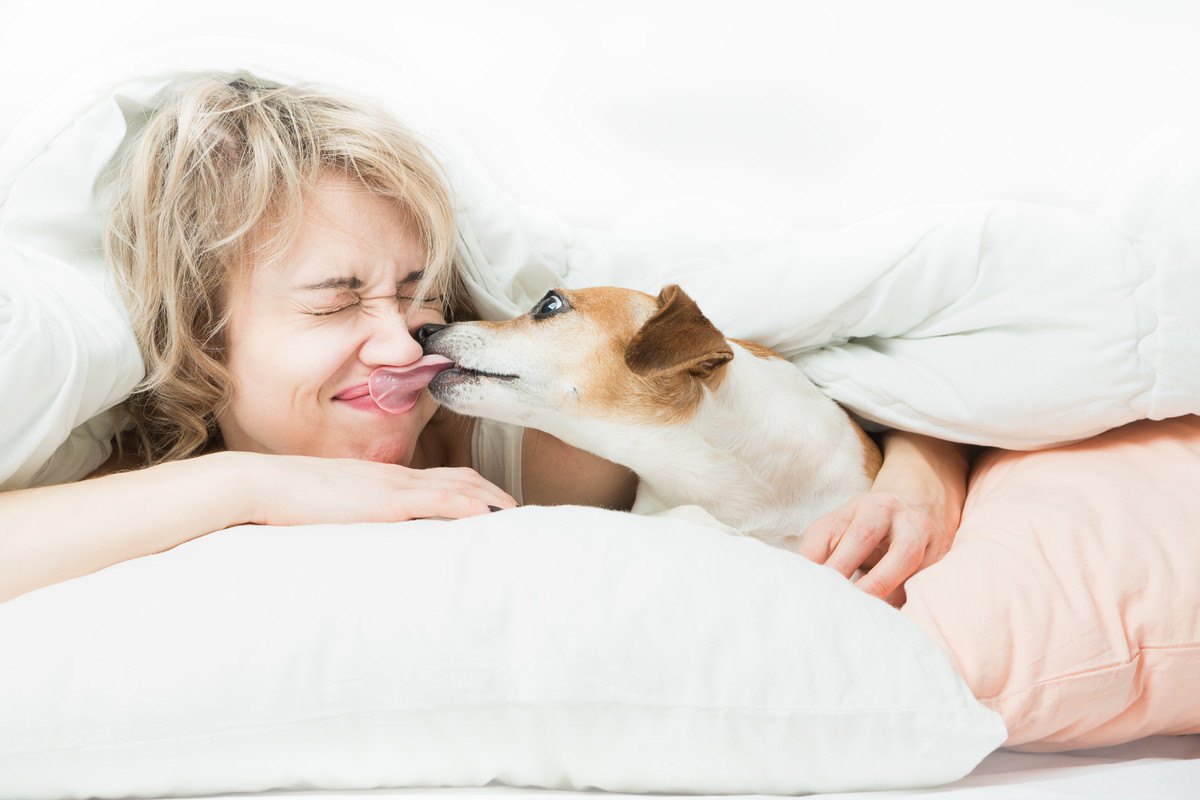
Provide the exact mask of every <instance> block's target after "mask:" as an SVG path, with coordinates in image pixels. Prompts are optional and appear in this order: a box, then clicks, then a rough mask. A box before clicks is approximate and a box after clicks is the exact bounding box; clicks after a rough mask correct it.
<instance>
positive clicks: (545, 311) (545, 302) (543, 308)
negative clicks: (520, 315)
mask: <svg viewBox="0 0 1200 800" xmlns="http://www.w3.org/2000/svg"><path fill="white" fill-rule="evenodd" d="M570 307H571V306H570V305H568V304H567V301H566V299H565V298H564V297H563V296H562V295H561V294H559V293H558V292H555V291H553V290H552V291H549V292H546V296H545V297H543V298H542V299H541V300H538V301H537V305H535V306H534V307H533V311H531V312H530V313H531V314H533V316H534V318H535V319H536V318H541V317H549V316H552V315H554V314H557V313H558V312H560V311H566V310H567V309H568V308H570Z"/></svg>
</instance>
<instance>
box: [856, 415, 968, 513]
mask: <svg viewBox="0 0 1200 800" xmlns="http://www.w3.org/2000/svg"><path fill="white" fill-rule="evenodd" d="M882 449H883V466H882V467H881V468H880V470H879V474H878V475H876V477H875V483H874V484H873V485H872V487H871V491H872V492H886V493H890V494H895V495H898V496H900V497H904V498H906V499H908V500H909V501H910V502H915V503H918V504H919V505H921V506H922V507H923V508H924V510H925V511H926V512H927V513H929V514H930V515H931V516H933V517H934V518H935V519H938V520H940V521H943V522H944V524H945V526H946V531H947V533H949V534H951V536H953V534H954V532H955V531H956V530H958V523H959V520H960V519H961V518H962V509H963V503H964V502H965V500H966V497H967V474H968V472H969V471H970V453H971V448H970V446H969V445H965V444H958V443H956V442H947V441H943V440H941V439H934V438H933V437H930V436H922V435H921V434H917V433H908V432H907V431H888V432H887V433H885V434H884V435H883V448H882Z"/></svg>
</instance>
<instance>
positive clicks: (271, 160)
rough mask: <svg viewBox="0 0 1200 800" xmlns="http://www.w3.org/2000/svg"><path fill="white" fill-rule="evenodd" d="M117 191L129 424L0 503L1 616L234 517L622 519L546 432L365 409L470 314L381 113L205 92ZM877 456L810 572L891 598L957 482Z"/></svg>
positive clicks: (949, 465) (282, 96) (282, 93)
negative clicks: (521, 510)
mask: <svg viewBox="0 0 1200 800" xmlns="http://www.w3.org/2000/svg"><path fill="white" fill-rule="evenodd" d="M113 181H114V186H113V188H114V197H115V202H114V204H113V208H112V211H111V215H110V224H109V230H108V234H107V241H106V251H107V257H108V260H109V262H110V265H111V267H112V268H113V269H114V270H115V271H116V274H117V275H118V277H119V279H120V283H121V285H122V287H123V290H124V299H125V301H126V304H127V305H128V308H129V310H130V313H131V316H132V318H133V321H134V326H135V333H136V335H137V339H138V342H139V345H140V348H141V351H142V356H143V359H144V361H145V364H146V371H147V376H146V379H145V381H144V382H143V384H142V386H141V387H139V390H138V391H137V392H136V393H135V394H134V395H133V397H131V398H130V400H129V402H128V404H127V405H128V409H129V411H130V413H131V415H132V418H133V420H134V429H133V431H131V432H130V434H128V435H127V436H126V437H125V439H124V440H123V441H122V442H121V445H122V446H121V447H119V448H118V449H117V452H116V453H115V454H114V456H113V458H112V459H110V461H109V462H108V463H107V464H105V465H104V466H103V467H101V469H100V470H98V471H97V472H96V473H95V474H94V475H92V476H90V479H89V480H85V481H81V482H79V483H75V484H69V485H63V486H51V487H43V488H38V489H28V490H20V491H12V492H7V493H4V494H0V601H2V600H5V599H8V598H11V597H14V596H16V595H19V594H21V593H23V592H26V591H30V590H32V589H35V588H38V587H41V586H46V585H48V584H51V583H55V582H57V581H61V580H65V579H68V578H71V577H74V576H78V575H83V574H86V573H89V572H92V571H95V570H97V569H101V568H103V567H106V566H109V565H111V564H115V563H118V562H121V561H124V560H127V559H131V558H136V557H138V556H142V555H147V554H151V553H156V552H160V551H163V550H166V549H169V548H171V547H174V546H175V545H177V544H180V543H182V542H184V541H187V540H189V539H193V538H195V537H197V536H201V535H204V534H207V533H210V532H213V531H218V530H221V529H223V528H227V527H230V526H232V525H237V524H244V523H258V524H271V525H293V524H315V523H325V522H339V523H341V522H371V521H396V520H406V519H413V518H418V517H432V516H438V517H448V518H460V517H465V516H470V515H474V514H483V513H488V512H489V511H494V510H498V509H503V508H511V507H513V506H514V505H516V504H517V502H518V498H519V499H520V501H521V502H525V503H539V504H557V503H574V504H585V505H596V506H605V507H609V508H617V509H627V508H629V507H630V506H631V504H632V501H633V495H634V492H635V489H636V479H635V477H634V476H633V475H632V474H631V473H630V472H629V471H628V470H626V469H624V468H623V467H619V466H617V465H614V464H612V463H610V462H607V461H604V460H603V459H600V458H598V457H596V456H593V455H591V454H589V453H585V452H582V451H579V450H576V449H574V448H571V447H569V446H567V445H565V444H563V443H562V442H559V441H558V440H556V439H554V438H552V437H550V436H548V435H546V434H542V433H539V432H536V431H528V432H522V431H520V430H519V429H507V428H505V427H504V426H498V425H496V424H494V423H479V422H476V421H474V420H469V419H465V418H461V417H457V416H455V415H454V414H452V413H450V412H447V411H445V410H444V409H438V408H437V407H436V406H435V404H434V402H433V400H432V398H431V397H430V395H429V394H428V392H426V391H421V392H420V394H419V395H417V396H416V397H415V403H414V405H413V406H412V408H411V409H410V410H408V411H407V412H406V413H403V414H391V413H387V412H384V411H382V410H381V409H380V408H379V407H378V406H376V405H375V404H374V402H373V401H371V399H370V397H369V396H365V386H366V382H367V378H368V376H369V375H370V374H371V372H372V371H373V370H374V369H375V368H377V367H379V366H387V365H390V366H405V365H410V364H413V363H414V362H416V361H417V360H418V359H420V358H421V356H422V352H421V347H420V345H419V343H418V342H417V341H416V339H415V338H414V334H415V332H416V331H417V330H418V329H419V328H420V327H421V326H422V325H425V324H429V323H440V322H443V321H445V320H446V319H447V318H454V317H461V316H463V315H465V314H468V313H469V308H468V306H467V304H466V303H465V298H463V296H462V293H461V291H460V282H459V279H458V275H457V272H456V267H455V257H454V222H453V213H452V206H451V201H450V198H449V195H448V192H447V190H446V188H445V186H444V184H443V182H442V180H441V177H440V175H439V173H438V170H437V168H436V167H435V166H434V163H433V161H432V160H431V159H430V157H429V156H428V155H427V153H426V152H425V151H424V149H423V148H422V147H421V146H420V144H419V143H418V142H417V140H416V139H415V138H414V137H413V136H412V134H411V133H409V132H408V131H407V130H405V129H404V128H403V127H402V126H401V125H399V124H398V123H397V122H396V121H395V120H393V119H391V118H390V117H389V116H388V115H387V114H386V113H384V112H382V111H379V110H376V109H374V108H372V107H369V106H367V105H364V104H361V103H358V102H351V101H348V100H346V99H344V98H339V97H335V96H333V95H330V94H329V93H327V92H324V91H321V90H319V89H315V88H312V87H303V86H287V87H281V86H275V85H271V84H268V83H265V82H262V81H260V80H258V79H256V78H254V77H253V76H249V75H239V76H210V77H206V78H204V79H200V80H196V81H193V82H190V83H188V84H186V85H183V86H180V87H179V88H178V90H177V91H176V92H175V94H174V95H173V98H172V100H171V101H170V102H169V103H168V104H167V105H165V106H164V107H162V108H161V109H160V110H159V111H157V112H156V113H155V114H154V115H153V117H152V118H151V119H150V121H149V122H148V124H147V126H146V128H145V130H144V131H143V132H142V133H141V135H140V136H139V137H138V138H137V140H136V141H134V142H133V143H132V144H131V146H130V147H129V148H128V150H127V151H126V152H125V154H124V155H123V157H122V159H121V161H120V163H119V164H118V165H117V168H116V170H115V172H114V175H113ZM884 452H885V462H884V468H883V470H882V471H881V472H880V476H879V480H878V481H877V483H876V486H875V491H874V492H872V493H871V494H869V495H864V496H862V497H861V498H859V499H858V500H856V501H854V502H853V503H851V504H850V505H849V506H847V507H846V508H844V509H842V510H840V511H839V512H837V513H836V514H834V515H830V517H829V518H827V519H826V520H823V521H821V522H820V523H818V526H814V531H813V533H812V536H810V537H809V540H808V544H807V552H806V553H805V554H806V555H808V556H809V557H811V558H813V559H814V560H817V561H825V562H827V563H829V564H830V565H831V566H833V567H834V568H836V569H838V570H839V571H842V572H843V573H844V574H846V575H847V576H849V575H850V574H851V573H852V572H853V571H854V570H855V569H857V568H858V567H860V566H864V565H865V566H868V567H870V566H872V565H873V564H875V563H876V562H879V565H878V567H877V568H876V569H873V570H872V571H871V573H870V574H869V575H868V576H867V578H866V579H864V580H865V581H866V583H864V584H863V585H864V588H866V589H868V590H869V591H871V592H872V593H874V594H877V595H879V596H881V597H883V596H888V595H892V594H893V592H894V591H895V590H896V589H897V587H899V586H900V585H901V584H902V582H903V580H904V579H905V578H907V577H908V576H909V575H911V574H912V573H913V572H914V571H916V570H917V569H919V568H920V567H922V566H926V565H928V564H929V563H932V562H933V561H936V560H937V559H938V558H940V557H941V555H943V554H944V553H945V551H946V550H947V549H948V548H949V543H950V540H951V538H952V535H953V531H954V529H955V527H956V525H957V521H958V515H959V513H960V511H961V508H962V500H963V494H964V484H965V472H966V460H965V458H964V456H963V452H962V449H961V448H959V447H957V446H955V445H949V444H946V443H944V442H938V441H936V440H933V439H927V438H925V437H919V436H912V435H908V434H894V435H890V436H889V437H887V439H886V441H885V447H884ZM480 471H483V472H484V474H485V475H486V476H487V477H486V478H485V477H484V476H483V475H481V474H480ZM497 483H500V484H501V485H502V486H503V488H501V487H500V486H497V485H496V484H497ZM514 495H516V497H514ZM818 528H819V529H818ZM881 558H882V559H883V560H882V561H880V559H881ZM893 599H895V595H893Z"/></svg>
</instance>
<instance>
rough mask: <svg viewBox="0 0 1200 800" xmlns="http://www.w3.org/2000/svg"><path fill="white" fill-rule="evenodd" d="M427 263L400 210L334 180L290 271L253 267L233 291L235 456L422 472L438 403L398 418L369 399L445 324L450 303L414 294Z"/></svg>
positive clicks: (315, 207) (228, 414)
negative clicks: (372, 382) (425, 331)
mask: <svg viewBox="0 0 1200 800" xmlns="http://www.w3.org/2000/svg"><path fill="white" fill-rule="evenodd" d="M425 255H426V254H425V248H424V246H423V245H422V243H421V240H420V237H419V236H418V234H417V233H416V231H415V230H414V229H413V227H412V226H411V224H410V223H409V220H408V218H407V216H406V214H405V213H404V212H403V211H402V210H401V209H400V208H399V207H398V205H397V204H396V203H395V202H393V201H390V200H387V199H385V198H381V197H378V196H375V195H372V194H370V193H369V191H368V190H367V189H366V188H364V187H363V186H361V185H359V184H357V183H355V182H353V181H352V180H351V179H349V178H347V177H343V176H335V175H329V176H327V177H326V178H325V179H323V180H322V182H321V183H319V184H318V186H317V187H316V188H315V189H314V190H313V191H312V192H310V193H309V194H308V195H307V196H306V197H305V205H304V216H303V218H302V222H301V226H300V230H299V234H298V236H297V238H296V241H295V243H294V245H293V246H292V247H291V249H290V250H289V251H288V252H287V253H286V254H285V256H284V258H283V259H282V260H281V262H280V263H277V264H262V265H252V266H251V269H250V270H249V274H248V275H247V276H246V277H245V279H244V280H242V281H241V282H240V285H238V286H235V287H233V290H232V291H231V297H230V312H231V319H230V324H229V328H228V331H227V339H226V341H227V345H228V348H227V351H226V355H227V358H228V362H227V363H228V366H229V369H230V372H231V373H232V375H233V381H234V388H233V399H232V402H231V404H230V405H229V407H228V408H227V409H226V410H225V411H224V412H223V413H222V414H221V415H219V416H218V419H217V421H218V423H219V425H220V427H221V433H222V435H223V437H224V439H225V445H226V447H228V448H229V449H231V450H251V451H257V452H264V453H282V454H293V455H312V456H326V457H337V458H361V459H368V460H371V461H384V462H390V463H397V464H410V463H411V462H412V457H413V452H414V449H415V447H416V443H417V437H418V435H419V434H420V433H421V430H422V429H423V428H424V427H425V424H426V423H427V422H428V421H429V419H430V417H431V416H432V415H433V412H434V408H435V405H434V401H433V398H432V397H430V395H429V392H428V391H422V392H421V395H420V399H419V400H418V401H417V404H416V405H415V406H414V407H413V408H412V409H410V410H409V411H407V412H406V413H403V414H391V413H389V412H386V411H383V410H382V409H380V408H379V407H378V406H377V405H375V403H374V401H373V400H371V397H370V395H369V394H366V393H365V392H366V385H367V379H368V377H369V376H370V374H371V371H372V370H374V369H375V368H376V367H379V366H384V365H391V366H405V365H408V364H411V363H412V362H414V361H416V360H417V359H419V358H420V357H421V346H420V345H419V344H418V343H417V342H416V340H415V339H414V338H413V333H414V332H415V331H416V330H417V328H419V327H421V326H422V325H425V324H427V323H431V322H444V320H443V318H442V314H441V308H442V302H441V298H426V299H425V302H422V301H421V299H418V298H414V297H413V292H414V291H415V290H416V281H417V279H418V278H419V277H420V274H421V272H422V270H423V269H424V268H425ZM414 303H416V304H417V308H416V313H414V314H413V315H412V316H411V317H410V318H408V319H406V313H407V312H408V310H409V308H410V306H412V305H413V304H414Z"/></svg>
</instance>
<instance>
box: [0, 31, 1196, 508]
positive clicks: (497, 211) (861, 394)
mask: <svg viewBox="0 0 1200 800" xmlns="http://www.w3.org/2000/svg"><path fill="white" fill-rule="evenodd" d="M237 68H246V69H250V70H252V71H255V72H258V73H259V74H262V75H264V76H266V77H271V78H275V79H277V80H283V81H294V80H311V81H316V82H321V83H325V84H328V85H333V86H338V87H342V88H343V89H347V90H350V91H353V92H356V93H359V94H365V95H370V96H374V97H376V98H378V99H381V100H383V101H384V102H385V103H386V104H387V105H388V106H389V107H390V108H391V109H392V110H393V111H394V112H395V113H396V114H397V116H399V117H400V118H401V119H403V120H404V121H405V122H407V123H408V124H409V125H410V126H412V127H413V128H415V129H417V130H419V131H420V132H422V133H423V134H424V135H425V136H426V137H427V138H428V139H429V140H431V142H432V143H433V145H434V147H435V150H436V151H437V152H438V154H439V156H440V158H441V159H442V160H443V162H444V164H445V168H446V172H447V174H448V177H449V180H450V182H451V184H452V186H453V189H454V192H455V194H456V197H457V201H458V204H459V217H458V222H459V231H460V239H459V249H460V253H461V256H462V260H463V263H464V265H465V268H466V272H467V276H468V284H469V288H470V290H471V292H472V294H473V295H474V297H475V300H476V302H477V305H478V307H479V308H480V310H481V312H482V313H483V314H484V315H485V316H487V317H491V318H499V317H505V316H510V315H513V314H517V313H520V312H523V311H525V310H527V309H528V307H529V306H531V305H532V303H533V302H534V300H536V299H537V298H538V297H540V296H541V295H542V294H543V293H544V292H545V291H546V289H548V288H550V287H551V286H554V285H567V286H584V285H595V284H621V285H628V286H634V287H637V288H643V289H646V290H649V291H657V289H658V288H659V287H660V286H661V285H662V284H664V283H666V282H668V281H676V282H679V283H681V284H683V285H684V286H685V288H686V289H687V290H688V291H689V293H691V294H692V295H693V296H694V297H695V298H696V299H697V300H698V301H699V302H700V304H701V307H702V308H703V309H704V310H705V311H706V312H707V313H708V314H709V316H710V317H712V319H713V320H714V321H715V322H716V323H717V324H718V326H720V327H722V329H723V330H724V331H725V332H726V333H727V335H730V336H736V337H740V338H748V339H753V340H756V341H760V342H762V343H764V344H767V345H770V346H772V347H774V348H776V349H778V350H779V351H781V352H782V353H784V354H785V355H786V356H788V357H789V358H791V359H792V360H793V361H794V362H795V363H796V364H798V365H799V367H800V368H802V369H803V370H804V371H805V372H806V373H807V374H808V375H809V376H810V377H811V378H812V379H813V380H814V381H815V382H816V383H818V384H819V385H820V386H822V387H823V388H824V389H825V390H826V391H827V392H828V393H829V394H830V395H831V396H833V397H834V398H835V399H837V400H838V401H840V402H842V403H843V404H845V405H846V406H847V407H848V408H850V409H851V410H853V411H854V412H855V413H857V414H858V415H859V416H861V417H862V418H864V419H867V420H873V421H876V422H879V423H882V424H884V425H889V426H895V427H901V428H907V429H911V430H915V431H920V432H925V433H930V434H933V435H936V436H940V437H943V438H947V439H955V440H959V441H966V442H973V443H978V444H986V445H995V446H1000V447H1007V448H1016V449H1028V448H1038V447H1044V446H1048V445H1052V444H1056V443H1061V442H1066V441H1071V440H1075V439H1080V438H1083V437H1087V436H1090V435H1093V434H1096V433H1099V432H1100V431H1103V430H1106V429H1108V428H1111V427H1115V426H1118V425H1121V424H1124V423H1126V422H1130V421H1133V420H1136V419H1141V418H1152V419H1159V418H1166V417H1171V416H1177V415H1181V414H1189V413H1200V233H1198V232H1197V227H1198V226H1197V224H1196V223H1195V222H1194V221H1193V220H1196V219H1200V216H1197V215H1198V214H1200V156H1198V155H1197V153H1200V150H1198V149H1197V148H1196V146H1195V145H1196V140H1194V139H1193V138H1192V137H1191V135H1190V134H1189V133H1188V132H1184V131H1178V132H1167V133H1164V134H1163V135H1162V136H1159V137H1157V138H1155V139H1153V140H1151V141H1150V142H1147V143H1146V145H1145V146H1144V147H1143V148H1142V150H1141V151H1140V152H1139V153H1137V154H1136V155H1135V156H1134V157H1133V158H1132V159H1131V161H1130V164H1129V166H1128V167H1127V168H1126V170H1125V171H1124V172H1123V174H1121V175H1120V176H1118V178H1117V179H1116V181H1115V182H1114V185H1113V188H1112V189H1111V190H1110V192H1109V195H1108V198H1107V199H1106V201H1105V203H1104V206H1103V207H1102V208H1101V209H1100V210H1099V212H1098V213H1097V214H1095V215H1091V214H1083V213H1079V212H1076V211H1070V210H1066V209H1061V208H1055V207H1047V206H1035V205H1023V204H1012V203H1005V204H989V205H954V206H939V207H931V208H916V209H905V210H899V211H894V212H890V213H887V214H883V215H880V216H877V217H874V218H871V219H868V220H865V221H863V222H861V223H859V224H857V225H853V226H850V227H847V228H844V229H841V230H836V231H830V232H824V233H806V232H801V231H797V230H794V229H791V228H789V227H787V226H786V225H782V224H780V223H779V222H777V221H775V220H771V219H765V218H763V217H761V216H757V215H753V214H750V213H747V212H740V211H737V210H734V209H728V208H721V207H714V206H694V205H686V206H685V205H680V204H666V205H659V206H656V207H647V208H643V209H635V210H631V212H630V213H629V214H628V215H627V216H626V217H625V218H624V219H622V220H621V221H620V222H618V223H617V224H616V225H615V226H614V228H613V229H612V230H609V231H594V230H580V229H574V228H572V227H570V226H568V225H566V224H565V223H564V222H563V221H561V220H560V219H558V218H557V217H555V216H554V215H552V214H549V213H546V212H542V211H540V210H537V209H533V208H529V207H523V206H520V205H518V204H517V203H515V202H514V201H513V200H512V199H511V198H510V197H508V196H507V195H505V194H504V193H503V192H502V191H500V189H499V188H498V187H496V186H495V184H494V183H493V182H492V181H491V179H490V178H489V177H488V175H487V174H486V172H485V171H484V170H483V168H482V167H481V165H480V164H479V163H478V162H477V161H476V159H475V158H474V157H473V156H472V154H471V153H470V152H469V150H468V148H466V146H465V145H464V144H463V143H462V142H461V140H460V139H459V137H458V136H457V135H456V134H455V132H454V131H453V130H452V129H451V127H450V126H449V125H448V124H447V123H446V122H445V121H444V120H443V119H442V118H441V116H440V115H439V114H438V112H437V111H436V109H435V108H434V107H433V106H432V105H431V104H430V103H429V102H427V101H426V100H425V99H424V98H423V97H422V96H421V95H420V93H419V92H418V91H417V90H415V89H413V88H412V87H409V86H407V85H405V84H404V83H403V82H401V81H400V80H398V79H396V78H395V77H394V76H389V75H385V74H384V73H383V72H381V71H380V70H379V69H377V68H375V67H373V66H371V65H369V64H366V63H363V62H357V61H354V60H352V59H347V58H345V57H343V56H334V55H331V54H328V53H322V52H314V51H309V50H304V49H302V48H282V47H279V46H267V45H254V44H251V43H247V42H245V41H213V40H208V41H202V42H196V43H193V44H191V45H180V44H179V43H173V44H172V45H171V46H170V47H169V48H166V49H160V50H158V51H150V52H148V53H145V54H142V55H139V56H136V57H132V58H127V59H123V60H120V61H116V62H112V63H110V64H107V65H103V66H101V67H97V68H95V69H91V70H89V71H88V72H87V74H85V75H82V76H80V77H78V78H77V79H76V80H74V81H72V82H70V83H68V84H67V85H66V86H64V87H63V89H61V90H60V91H59V92H58V93H56V94H55V95H54V96H52V97H51V98H49V99H48V100H47V101H46V102H45V104H43V106H42V107H41V108H40V109H39V110H38V111H37V112H35V113H34V114H33V115H32V116H31V117H30V118H28V119H26V120H25V121H24V122H23V123H22V124H21V125H20V126H18V128H17V129H16V130H15V131H14V132H13V134H12V136H11V137H10V139H9V140H8V141H7V142H6V143H5V145H4V146H3V148H0V386H2V388H3V392H0V404H2V406H0V487H3V488H14V487H21V486H29V485H37V484H46V483H55V482H61V481H66V480H72V479H76V478H79V477H81V476H83V475H85V474H86V473H87V472H89V471H90V470H91V469H93V468H95V466H97V465H98V464H99V463H100V462H101V461H103V459H104V458H106V457H107V455H108V452H109V447H110V445H109V440H110V439H111V435H112V432H113V426H114V424H116V423H115V418H114V417H113V416H112V415H110V414H108V413H107V412H108V410H109V409H111V408H113V407H115V406H117V405H118V404H119V403H120V402H121V401H122V400H123V399H124V398H125V397H126V396H127V395H128V394H129V392H130V391H131V390H132V389H133V387H134V386H135V385H136V383H137V382H138V380H139V379H140V378H141V375H142V372H141V365H140V361H139V358H138V355H137V350H136V347H135V345H134V342H133V339H132V337H131V336H130V333H129V330H128V323H127V320H126V319H125V316H124V313H123V311H122V310H121V308H120V305H119V303H118V302H117V301H116V298H115V292H114V291H113V290H112V287H111V285H110V282H109V280H108V279H107V277H106V273H105V270H104V265H103V263H102V259H101V255H100V252H99V242H100V231H101V224H102V223H101V217H100V214H99V203H100V201H99V200H98V199H97V197H96V196H95V192H94V184H95V181H96V178H97V177H98V176H99V175H100V173H101V171H102V170H103V169H104V167H105V165H106V164H107V163H108V162H109V161H110V160H111V158H112V156H113V154H114V153H115V152H116V151H117V149H118V148H119V147H120V146H121V143H122V141H124V140H125V137H126V136H127V135H128V133H129V132H131V131H133V130H135V129H136V128H137V126H138V125H139V124H140V122H141V120H142V119H143V118H144V114H145V113H146V112H147V111H148V110H149V109H152V108H153V107H155V105H156V104H157V102H158V101H159V99H160V98H161V93H162V92H163V91H164V90H166V89H167V88H168V87H169V85H170V83H171V81H173V80H174V79H176V78H178V77H181V76H183V75H185V74H187V73H192V72H197V71H205V70H233V69H237Z"/></svg>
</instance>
